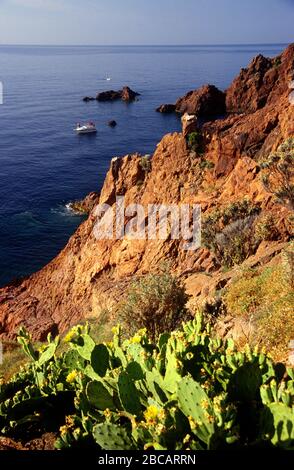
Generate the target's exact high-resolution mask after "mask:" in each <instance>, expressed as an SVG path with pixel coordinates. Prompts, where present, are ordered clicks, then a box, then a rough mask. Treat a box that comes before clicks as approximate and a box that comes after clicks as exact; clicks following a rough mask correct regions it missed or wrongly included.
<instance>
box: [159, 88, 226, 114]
mask: <svg viewBox="0 0 294 470" xmlns="http://www.w3.org/2000/svg"><path fill="white" fill-rule="evenodd" d="M225 101H226V98H225V93H223V92H222V91H221V90H219V89H218V88H216V87H215V86H214V85H204V86H202V87H201V88H198V89H197V90H194V91H189V93H187V94H186V95H185V96H183V97H182V98H179V99H178V100H177V102H176V104H162V105H161V106H159V108H157V109H156V111H158V112H159V113H165V114H167V113H173V112H176V113H178V114H185V113H187V114H195V115H196V116H197V117H199V118H204V119H208V118H213V117H216V116H221V115H223V114H225V112H226V104H225Z"/></svg>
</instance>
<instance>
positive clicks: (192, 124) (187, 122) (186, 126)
mask: <svg viewBox="0 0 294 470" xmlns="http://www.w3.org/2000/svg"><path fill="white" fill-rule="evenodd" d="M181 122H182V133H183V136H184V137H187V136H188V135H189V134H191V133H192V132H196V131H197V129H198V119H197V117H196V116H195V115H194V114H188V113H185V114H184V116H182V119H181Z"/></svg>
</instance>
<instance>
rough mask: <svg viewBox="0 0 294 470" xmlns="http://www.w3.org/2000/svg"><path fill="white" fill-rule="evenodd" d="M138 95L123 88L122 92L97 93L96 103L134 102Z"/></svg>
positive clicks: (129, 89) (126, 87)
mask: <svg viewBox="0 0 294 470" xmlns="http://www.w3.org/2000/svg"><path fill="white" fill-rule="evenodd" d="M139 95H140V94H139V93H136V92H135V91H133V90H131V88H129V87H128V86H125V87H124V88H123V89H122V90H119V91H114V90H109V91H103V92H101V93H98V95H97V96H96V100H97V101H115V100H123V101H134V100H135V99H136V97H137V96H139Z"/></svg>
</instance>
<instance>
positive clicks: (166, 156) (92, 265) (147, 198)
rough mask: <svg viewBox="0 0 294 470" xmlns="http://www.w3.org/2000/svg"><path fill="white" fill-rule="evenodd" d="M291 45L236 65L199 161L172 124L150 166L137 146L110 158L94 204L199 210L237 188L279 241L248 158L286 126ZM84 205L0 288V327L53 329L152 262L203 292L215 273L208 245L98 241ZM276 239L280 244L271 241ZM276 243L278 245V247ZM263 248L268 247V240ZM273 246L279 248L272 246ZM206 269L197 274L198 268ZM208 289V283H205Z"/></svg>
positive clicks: (293, 119) (291, 120)
mask: <svg viewBox="0 0 294 470" xmlns="http://www.w3.org/2000/svg"><path fill="white" fill-rule="evenodd" d="M293 65H294V45H291V46H289V47H288V48H287V49H286V50H285V52H284V53H283V54H282V55H281V56H280V57H279V58H278V59H276V60H274V59H273V60H272V59H265V58H263V57H261V56H259V57H257V58H256V59H254V60H253V62H252V63H251V65H250V66H249V68H248V69H246V70H243V71H242V72H241V74H240V75H239V76H238V77H237V78H236V79H235V80H234V82H233V84H232V85H231V87H230V88H229V89H228V91H227V106H228V108H229V110H230V111H232V112H235V111H236V112H240V111H241V112H243V113H244V114H233V115H230V116H229V117H227V118H225V119H223V120H216V121H212V122H209V123H206V124H205V125H204V127H203V134H204V135H205V141H206V147H205V155H204V157H203V159H205V160H206V161H209V162H212V163H213V164H214V168H213V169H211V170H208V169H204V168H201V167H200V166H199V161H198V159H197V158H195V154H194V153H193V152H191V151H190V149H189V148H188V146H187V143H186V139H185V138H184V137H183V135H182V134H180V133H174V134H169V135H166V136H165V137H164V138H163V139H162V141H161V142H160V143H159V144H158V146H157V148H156V150H155V153H154V155H153V158H152V160H151V168H149V164H148V163H147V168H146V161H144V164H142V158H141V157H140V156H139V155H128V156H126V157H123V158H121V159H114V160H113V161H112V162H111V166H110V169H109V171H108V174H107V176H106V179H105V182H104V186H103V188H102V191H101V194H100V201H99V202H100V203H107V204H110V205H114V204H115V199H116V196H117V195H124V196H125V203H126V204H129V203H132V202H140V203H141V204H142V205H143V206H144V207H145V208H147V206H148V204H150V203H153V204H159V203H169V204H170V203H175V204H179V203H190V204H192V203H198V204H201V205H202V210H203V212H204V213H206V212H208V211H210V210H211V209H212V208H214V207H222V206H225V205H226V204H228V203H229V202H232V201H238V200H240V199H242V198H244V197H245V196H247V197H249V198H250V199H251V200H252V201H253V202H258V203H259V204H260V205H261V207H262V210H264V211H267V212H269V211H270V212H271V213H272V214H274V215H275V217H276V220H277V227H278V230H279V240H278V241H279V242H283V241H284V240H287V239H288V237H289V230H288V228H287V226H286V224H285V220H286V218H287V215H288V213H287V209H286V208H283V207H282V206H279V205H278V204H276V203H275V202H274V200H273V198H272V197H271V195H270V194H267V193H266V192H265V190H264V188H263V186H262V184H261V182H260V178H259V174H258V165H257V161H258V159H259V158H262V157H263V156H265V155H268V154H269V153H270V152H272V151H273V150H275V149H276V148H277V147H278V146H279V144H281V143H282V142H283V141H284V140H285V139H286V138H287V137H289V136H293V135H294V107H293V106H291V104H290V102H289V99H288V95H289V89H288V83H289V81H290V80H292V79H293V70H294V66H293ZM94 224H95V216H94V213H93V211H92V212H91V213H90V215H89V218H88V220H87V221H85V222H84V223H83V224H82V225H81V226H80V227H79V228H78V230H77V231H76V233H75V234H74V235H73V236H72V237H71V239H70V240H69V242H68V244H67V246H66V247H65V248H64V250H63V251H62V252H61V253H60V254H59V255H58V256H57V257H56V258H55V259H54V260H53V261H52V262H51V263H49V264H48V265H47V266H46V267H44V268H43V269H42V270H41V271H40V272H38V273H36V274H34V275H32V276H30V277H29V278H27V279H25V280H24V281H22V282H20V283H19V284H18V285H10V286H8V287H5V288H3V289H1V290H0V334H1V335H2V336H5V337H10V338H12V337H14V336H15V334H16V332H17V330H18V328H19V326H20V325H21V324H22V325H25V326H26V327H27V328H28V329H29V330H30V331H32V332H33V335H34V337H35V338H38V339H44V337H45V336H46V334H47V333H48V331H54V332H57V331H59V332H62V331H64V330H65V329H67V328H68V327H69V326H70V325H72V324H74V323H76V322H78V321H80V320H81V319H83V318H87V317H98V316H99V314H100V312H101V311H102V310H103V308H110V309H111V308H112V306H113V305H114V304H115V302H116V301H117V299H119V298H121V296H122V295H123V293H124V292H125V289H126V286H127V285H128V283H129V281H130V279H131V278H132V276H134V275H138V274H140V275H142V274H144V273H146V272H149V271H153V270H156V269H157V268H158V266H159V265H160V263H161V262H162V261H164V260H168V261H169V262H170V263H171V266H172V269H173V270H174V272H176V273H177V274H179V275H182V276H184V277H185V278H186V282H187V286H188V287H189V289H190V292H191V293H192V294H194V295H200V294H201V295H202V294H203V293H204V294H205V292H206V293H207V292H208V290H209V287H207V283H208V280H209V279H210V280H209V282H210V283H211V284H214V282H213V279H212V278H208V277H207V273H209V274H210V276H215V279H216V280H217V282H219V280H220V277H221V275H220V272H219V266H218V264H217V262H216V260H215V259H214V256H213V255H212V254H211V253H209V252H208V250H206V249H204V248H201V249H199V250H198V251H195V252H187V251H184V250H183V249H182V247H181V245H180V242H179V241H177V240H165V241H164V240H136V241H135V240H128V239H122V240H99V241H97V240H96V239H95V237H94V235H93V226H94ZM280 245H281V246H282V244H281V243H280ZM280 245H279V246H280ZM276 246H277V245H271V246H269V247H268V248H267V249H268V250H269V251H270V250H272V252H273V253H275V247H276ZM277 249H279V248H277ZM205 273H206V274H205ZM207 289H208V290H207Z"/></svg>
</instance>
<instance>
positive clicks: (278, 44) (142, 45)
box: [0, 41, 293, 47]
mask: <svg viewBox="0 0 294 470" xmlns="http://www.w3.org/2000/svg"><path fill="white" fill-rule="evenodd" d="M292 42H293V41H289V42H251V43H250V42H248V43H245V42H244V43H215V44H214V43H209V44H208V43H207V44H205V43H203V44H200V43H198V44H188V43H187V44H38V43H25V44H19V43H5V44H1V43H0V47H3V46H4V47H7V46H8V47H10V46H12V47H15V46H18V47H28V46H30V47H203V46H206V47H213V46H218V47H222V46H284V45H286V44H292Z"/></svg>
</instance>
